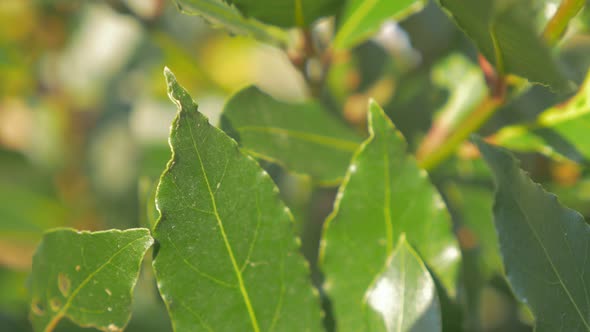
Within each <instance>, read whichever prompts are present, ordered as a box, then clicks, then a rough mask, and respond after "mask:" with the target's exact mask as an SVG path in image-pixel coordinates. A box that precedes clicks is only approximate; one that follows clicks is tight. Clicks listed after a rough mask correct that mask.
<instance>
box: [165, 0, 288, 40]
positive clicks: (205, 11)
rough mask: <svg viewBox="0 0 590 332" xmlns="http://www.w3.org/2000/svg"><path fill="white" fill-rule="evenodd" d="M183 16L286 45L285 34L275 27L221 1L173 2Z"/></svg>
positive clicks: (194, 0)
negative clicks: (189, 15)
mask: <svg viewBox="0 0 590 332" xmlns="http://www.w3.org/2000/svg"><path fill="white" fill-rule="evenodd" d="M175 1H176V3H177V5H178V7H179V8H180V10H181V11H182V12H183V13H185V14H192V15H199V16H202V17H203V18H204V19H206V20H207V21H209V22H210V23H211V24H213V25H216V26H219V27H221V28H224V29H226V30H228V31H229V32H230V33H234V34H238V35H248V36H252V37H254V38H256V39H258V40H260V41H263V42H267V43H271V44H275V45H286V43H287V42H288V36H287V33H286V32H285V31H283V30H281V29H279V28H277V27H273V26H269V25H266V24H264V23H262V22H260V21H257V20H255V19H251V18H246V17H244V16H243V15H242V14H241V13H240V12H239V11H238V10H237V9H236V8H235V7H232V6H230V5H228V4H226V3H223V2H222V1H221V0H175Z"/></svg>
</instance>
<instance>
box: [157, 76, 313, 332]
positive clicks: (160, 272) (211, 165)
mask: <svg viewBox="0 0 590 332" xmlns="http://www.w3.org/2000/svg"><path fill="white" fill-rule="evenodd" d="M165 76H166V80H167V84H168V94H169V96H170V99H171V100H172V101H173V102H174V103H175V104H176V105H177V106H178V108H179V112H178V115H177V116H176V119H175V120H174V122H173V124H172V130H171V133H170V146H171V149H172V159H171V160H170V162H169V164H168V168H167V169H166V171H165V172H164V174H163V175H162V178H161V180H160V184H159V188H158V193H157V195H156V200H157V205H158V209H159V211H160V213H161V217H160V219H159V221H158V224H157V225H156V228H155V231H154V238H155V239H156V240H157V241H158V244H159V250H158V252H157V255H156V258H155V259H154V269H155V271H156V275H157V279H158V285H159V289H160V293H161V295H162V298H163V299H164V302H165V303H166V306H167V307H168V311H169V313H170V317H171V320H172V324H173V327H174V329H175V330H176V331H192V330H195V329H203V330H219V331H269V330H273V329H274V330H277V331H303V330H307V331H310V330H320V328H321V318H320V308H319V302H318V297H317V295H316V294H314V293H315V290H314V288H313V287H312V285H311V282H310V280H309V278H308V274H309V271H308V268H307V266H306V262H305V261H304V259H303V257H302V256H301V255H300V254H299V252H298V247H299V242H298V240H297V238H296V237H295V236H294V232H293V222H292V217H291V214H290V212H289V209H288V208H287V207H286V206H285V205H284V204H283V203H282V202H281V200H280V199H279V195H278V189H277V188H276V186H275V184H274V183H273V182H272V180H271V178H270V177H269V176H268V174H267V173H266V172H265V171H264V170H262V168H260V166H259V165H258V164H257V163H256V161H254V160H253V159H252V158H249V157H247V156H245V155H244V154H242V153H241V152H240V151H239V149H238V146H237V144H236V142H235V141H234V140H232V139H230V138H229V137H228V136H226V135H225V134H224V133H223V132H222V131H221V130H219V129H217V128H215V127H213V126H211V125H210V124H209V123H208V121H207V119H206V118H205V116H203V115H202V114H201V113H199V112H198V111H197V105H196V103H195V102H194V101H193V100H192V99H191V97H190V96H189V94H188V93H187V92H186V90H185V89H184V88H182V87H181V86H180V85H179V84H178V83H177V82H176V78H175V77H174V75H173V74H172V73H171V72H170V71H169V70H168V69H166V70H165Z"/></svg>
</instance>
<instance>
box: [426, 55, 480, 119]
mask: <svg viewBox="0 0 590 332" xmlns="http://www.w3.org/2000/svg"><path fill="white" fill-rule="evenodd" d="M431 76H432V81H433V82H434V83H435V84H436V85H437V86H440V87H441V88H444V89H446V90H448V91H449V97H448V98H447V101H446V103H445V104H444V105H442V107H441V108H440V109H438V110H437V123H438V125H439V126H441V127H444V128H449V130H452V128H455V127H456V126H457V125H458V124H459V123H461V121H463V120H464V119H465V117H466V116H467V115H468V114H469V112H471V111H473V110H474V109H476V108H477V107H476V106H477V105H478V104H479V103H481V101H482V100H483V99H484V98H485V96H486V92H487V86H486V82H485V80H484V77H483V75H482V73H481V70H480V68H479V67H478V66H476V65H474V64H473V63H471V62H470V61H469V59H467V58H466V57H465V56H463V55H462V54H459V53H454V54H451V55H449V56H447V57H446V58H444V59H443V60H442V61H440V62H439V63H437V64H436V66H435V67H434V68H433V69H432V74H431Z"/></svg>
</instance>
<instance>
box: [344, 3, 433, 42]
mask: <svg viewBox="0 0 590 332" xmlns="http://www.w3.org/2000/svg"><path fill="white" fill-rule="evenodd" d="M424 4H425V1H423V0H396V1H391V0H348V1H347V3H346V7H345V9H344V13H343V15H342V20H341V22H342V23H341V24H340V27H339V28H338V32H337V33H336V37H335V38H334V48H336V49H347V48H351V47H353V46H355V45H356V44H358V43H360V42H362V41H363V40H364V39H366V38H368V37H369V36H371V35H372V34H374V33H375V32H377V30H378V29H379V28H380V27H381V25H382V24H383V22H384V21H386V20H388V19H395V20H401V19H403V18H405V17H406V16H408V15H410V14H413V13H415V12H417V11H419V10H421V9H422V8H423V7H424Z"/></svg>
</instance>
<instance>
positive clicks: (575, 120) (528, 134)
mask: <svg viewBox="0 0 590 332" xmlns="http://www.w3.org/2000/svg"><path fill="white" fill-rule="evenodd" d="M589 94H590V72H588V74H587V76H586V80H585V82H584V85H583V86H582V88H581V89H580V91H578V93H577V94H576V95H575V96H573V97H572V98H571V99H570V100H568V101H567V102H566V103H564V104H559V105H556V106H553V107H551V108H549V109H548V110H545V111H544V112H543V113H541V114H540V115H539V117H538V118H537V120H536V122H535V123H532V124H528V125H517V126H509V127H504V128H502V129H501V130H500V131H499V132H498V133H497V134H496V135H495V136H494V142H495V143H497V144H499V145H502V146H505V147H507V148H510V149H513V150H517V151H522V152H531V151H536V152H540V153H543V154H545V155H547V156H550V157H554V158H556V159H560V158H563V157H566V158H569V159H571V160H573V161H577V162H588V161H589V160H590V140H589V139H588V135H587V133H588V126H589V125H590V100H589V99H588V95H589Z"/></svg>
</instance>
